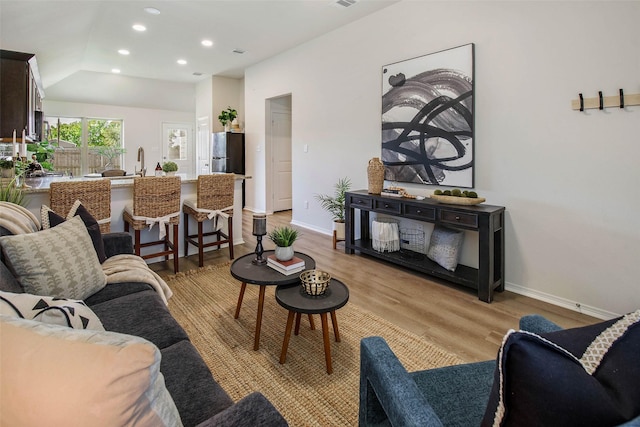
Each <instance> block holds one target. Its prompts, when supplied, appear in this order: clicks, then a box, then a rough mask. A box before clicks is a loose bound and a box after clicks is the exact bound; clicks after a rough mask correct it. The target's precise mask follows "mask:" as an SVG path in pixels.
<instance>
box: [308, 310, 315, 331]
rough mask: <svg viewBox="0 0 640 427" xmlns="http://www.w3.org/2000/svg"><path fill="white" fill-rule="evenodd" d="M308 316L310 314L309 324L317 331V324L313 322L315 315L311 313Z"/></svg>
mask: <svg viewBox="0 0 640 427" xmlns="http://www.w3.org/2000/svg"><path fill="white" fill-rule="evenodd" d="M308 316H309V326H311V330H312V331H315V329H316V324H315V323H313V315H312V314H309V315H308Z"/></svg>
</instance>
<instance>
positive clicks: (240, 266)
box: [231, 251, 316, 350]
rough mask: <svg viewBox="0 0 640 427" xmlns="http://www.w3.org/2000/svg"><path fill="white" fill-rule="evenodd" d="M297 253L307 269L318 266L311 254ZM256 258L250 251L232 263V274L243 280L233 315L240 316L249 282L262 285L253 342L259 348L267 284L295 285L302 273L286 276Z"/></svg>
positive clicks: (265, 253) (268, 252) (270, 252)
mask: <svg viewBox="0 0 640 427" xmlns="http://www.w3.org/2000/svg"><path fill="white" fill-rule="evenodd" d="M273 253H275V251H264V254H263V256H264V257H265V258H267V257H268V256H269V255H272V254H273ZM295 255H296V256H297V257H298V258H301V259H303V260H304V263H305V269H307V270H312V269H314V268H316V262H315V261H314V260H313V258H311V257H310V256H309V255H306V254H303V253H301V252H296V253H295ZM254 258H255V254H253V253H250V254H247V255H244V256H241V257H240V258H237V259H236V260H235V261H233V263H232V264H231V275H232V276H233V277H234V278H236V279H238V280H239V281H240V282H242V286H241V287H240V295H239V296H238V304H237V305H236V313H235V315H234V316H233V317H234V319H237V318H238V317H239V316H240V307H241V306H242V299H243V298H244V291H245V289H246V288H247V284H250V285H258V286H260V293H259V296H258V315H257V318H256V333H255V338H254V342H253V349H254V350H258V349H259V348H260V328H261V326H262V308H263V306H264V294H265V291H266V289H267V286H280V285H293V284H297V283H299V282H300V274H299V273H294V274H291V275H289V276H286V275H284V274H282V273H280V272H278V271H276V270H274V269H273V268H271V267H269V266H267V265H266V264H265V265H255V264H252V263H251V261H252V260H253V259H254Z"/></svg>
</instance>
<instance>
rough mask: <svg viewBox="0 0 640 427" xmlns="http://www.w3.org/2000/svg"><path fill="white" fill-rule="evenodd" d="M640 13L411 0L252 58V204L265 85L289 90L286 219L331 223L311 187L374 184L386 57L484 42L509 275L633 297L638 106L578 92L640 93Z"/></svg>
mask: <svg viewBox="0 0 640 427" xmlns="http://www.w3.org/2000/svg"><path fill="white" fill-rule="evenodd" d="M639 20H640V2H614V1H602V2H534V1H532V2H525V1H519V2H490V1H469V2H465V1H458V2H437V1H436V2H418V1H403V2H401V3H398V4H396V5H393V6H390V7H388V8H386V9H384V10H383V11H381V12H379V13H377V14H374V15H371V16H369V17H366V18H364V19H361V20H359V21H357V22H355V23H353V24H351V25H348V26H346V27H343V28H341V29H339V30H337V31H334V32H332V33H329V34H327V35H325V36H323V37H320V38H318V39H315V40H313V41H311V42H309V43H306V44H304V45H301V46H299V47H297V48H295V49H292V50H290V51H288V52H285V53H284V54H281V55H279V56H277V57H274V58H271V59H269V60H267V61H264V62H262V63H260V64H258V65H256V66H253V67H251V68H250V69H248V70H247V72H246V74H245V105H246V123H247V130H246V134H247V155H248V159H247V168H248V170H247V173H248V174H251V175H253V176H254V178H255V179H253V180H250V181H247V206H248V207H249V208H251V209H255V210H258V211H260V210H264V208H265V206H266V201H265V200H266V199H265V196H266V195H265V188H266V186H265V179H266V178H265V163H266V161H267V160H266V159H265V156H264V153H265V149H264V148H265V147H264V144H265V100H266V99H268V98H272V97H275V96H279V95H283V94H289V93H290V94H291V95H292V100H293V113H292V115H293V129H292V130H293V182H294V187H293V194H294V196H293V200H294V208H293V220H294V222H295V223H297V224H301V225H306V226H309V227H312V228H316V229H318V228H319V229H323V230H326V231H327V232H328V230H329V228H330V224H331V221H330V217H329V215H328V214H327V213H326V212H324V211H322V210H321V209H320V207H319V206H318V204H317V202H316V201H315V199H314V197H313V195H314V194H315V193H327V192H331V191H332V189H333V188H332V186H333V184H334V183H335V182H336V181H337V179H338V178H340V177H342V176H349V177H350V178H351V179H352V181H353V183H354V188H356V189H357V188H366V187H367V178H366V166H367V162H368V160H369V159H370V158H371V157H377V156H380V110H381V108H380V102H381V68H382V66H383V65H385V64H390V63H393V62H397V61H402V60H406V59H409V58H413V57H416V56H420V55H424V54H428V53H432V52H436V51H439V50H443V49H447V48H451V47H455V46H459V45H463V44H467V43H475V55H476V62H475V67H476V74H475V76H476V81H475V85H476V86H475V88H476V98H475V105H476V116H475V126H476V133H475V141H474V143H475V147H476V151H475V160H476V176H475V178H476V190H477V191H478V192H479V193H480V194H481V195H482V196H484V197H486V198H487V200H488V203H490V204H496V205H504V206H506V208H507V216H506V253H507V255H506V280H507V289H510V290H513V291H516V292H519V293H523V294H527V295H531V296H534V297H537V298H540V299H544V300H548V301H551V302H554V303H556V304H559V305H565V306H568V307H570V308H576V304H580V307H581V308H580V309H581V310H582V311H584V312H586V313H588V314H592V315H596V316H599V317H610V316H613V315H614V314H616V313H624V312H628V311H632V310H634V309H636V308H638V307H640V292H638V290H637V278H638V277H640V263H638V262H637V258H638V254H640V227H638V225H637V222H636V221H635V218H634V217H635V216H636V212H637V211H638V210H639V209H640V202H639V201H638V185H639V184H640V168H639V167H638V158H640V143H639V142H640V141H639V140H638V135H640V107H629V108H626V109H625V110H619V109H616V108H612V109H607V110H606V111H604V112H601V111H598V110H590V111H588V112H586V113H580V112H577V111H573V110H572V109H571V106H570V102H571V100H572V99H575V98H577V96H578V93H579V92H582V93H584V95H585V96H586V97H593V96H597V92H598V90H602V91H604V93H605V95H615V94H617V91H618V88H623V89H624V90H625V92H626V93H629V94H630V93H640V83H639V81H638V76H639V75H640V50H639V49H638V46H640V31H638V29H637V28H638V27H637V23H638V22H639ZM304 144H308V146H309V151H308V153H304V152H303V149H302V147H303V146H304ZM403 186H405V187H406V188H407V189H408V190H409V192H411V193H413V194H429V193H431V192H432V191H433V189H434V187H431V186H417V185H404V184H403ZM304 201H309V203H310V208H309V209H308V210H306V209H304ZM468 246H469V245H467V246H466V247H465V253H467V255H463V259H464V257H465V256H466V257H468V253H470V252H472V251H473V250H472V249H470V248H469V247H468Z"/></svg>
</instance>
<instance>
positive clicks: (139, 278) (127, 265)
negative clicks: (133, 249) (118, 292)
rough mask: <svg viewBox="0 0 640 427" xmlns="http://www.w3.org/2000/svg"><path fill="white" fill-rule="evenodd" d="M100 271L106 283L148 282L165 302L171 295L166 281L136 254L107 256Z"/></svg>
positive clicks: (166, 302)
mask: <svg viewBox="0 0 640 427" xmlns="http://www.w3.org/2000/svg"><path fill="white" fill-rule="evenodd" d="M102 271H104V274H105V275H106V276H107V283H123V282H142V283H148V284H149V285H151V286H152V287H153V289H155V291H156V292H158V295H160V297H161V298H162V301H164V303H165V304H168V301H169V298H171V296H172V295H173V292H172V291H171V289H170V288H169V285H167V282H165V281H164V280H163V279H162V277H160V276H158V274H157V273H156V272H155V271H153V270H151V269H150V268H149V266H148V265H147V263H146V262H145V261H144V260H143V259H142V258H140V257H139V256H137V255H130V254H121V255H115V256H112V257H111V258H107V259H106V261H105V262H104V263H102Z"/></svg>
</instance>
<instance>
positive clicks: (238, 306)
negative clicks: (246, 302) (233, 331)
mask: <svg viewBox="0 0 640 427" xmlns="http://www.w3.org/2000/svg"><path fill="white" fill-rule="evenodd" d="M245 289H247V284H246V283H245V282H242V286H240V295H238V304H237V305H236V314H235V315H234V316H233V318H234V319H237V318H238V316H240V307H242V299H243V298H244V291H245Z"/></svg>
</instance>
